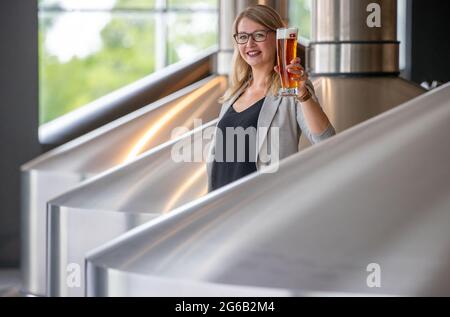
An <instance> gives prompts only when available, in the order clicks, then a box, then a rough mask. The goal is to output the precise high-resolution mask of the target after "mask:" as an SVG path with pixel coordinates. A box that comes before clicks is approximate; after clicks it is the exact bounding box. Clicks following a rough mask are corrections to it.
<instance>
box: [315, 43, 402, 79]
mask: <svg viewBox="0 0 450 317" xmlns="http://www.w3.org/2000/svg"><path fill="white" fill-rule="evenodd" d="M308 54H309V63H308V71H310V72H313V73H314V75H315V76H319V75H321V74H322V75H327V74H330V72H332V73H333V74H356V73H358V74H375V73H384V74H386V73H387V74H397V73H398V70H399V65H398V61H399V55H398V54H399V50H398V44H393V43H389V44H380V45H373V44H353V43H345V44H342V43H341V44H335V43H332V44H321V45H311V48H309V49H308Z"/></svg>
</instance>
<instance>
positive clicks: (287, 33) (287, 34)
mask: <svg viewBox="0 0 450 317" xmlns="http://www.w3.org/2000/svg"><path fill="white" fill-rule="evenodd" d="M297 33H298V29H297V28H288V29H277V39H279V40H286V39H297Z"/></svg>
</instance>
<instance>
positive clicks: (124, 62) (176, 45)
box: [38, 0, 218, 124]
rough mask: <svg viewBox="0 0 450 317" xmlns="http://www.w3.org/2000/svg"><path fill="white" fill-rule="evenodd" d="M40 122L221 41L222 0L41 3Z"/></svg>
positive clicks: (59, 0) (48, 0)
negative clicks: (219, 0) (220, 16)
mask: <svg viewBox="0 0 450 317" xmlns="http://www.w3.org/2000/svg"><path fill="white" fill-rule="evenodd" d="M38 4H39V108H40V123H41V124H44V123H46V122H49V121H51V120H53V119H55V118H57V117H59V116H61V115H64V114H66V113H68V112H70V111H73V110H75V109H77V108H78V107H81V106H84V105H86V104H88V103H90V102H92V101H94V100H96V99H97V98H100V97H101V96H103V95H106V94H108V93H110V92H112V91H114V90H116V89H118V88H120V87H123V86H125V85H127V84H130V83H132V82H134V81H136V80H138V79H140V78H142V77H144V76H146V75H149V74H151V73H152V72H154V71H156V70H158V69H161V68H163V67H165V66H167V65H170V64H173V63H176V62H178V61H180V60H182V59H189V58H190V57H192V56H193V55H194V54H197V53H199V52H200V51H202V50H204V49H207V48H209V47H211V46H213V45H216V44H217V42H218V39H217V33H218V30H217V28H218V12H217V10H218V3H217V1H216V0H203V1H201V0H197V1H182V0H178V1H177V0H167V1H165V0H39V2H38Z"/></svg>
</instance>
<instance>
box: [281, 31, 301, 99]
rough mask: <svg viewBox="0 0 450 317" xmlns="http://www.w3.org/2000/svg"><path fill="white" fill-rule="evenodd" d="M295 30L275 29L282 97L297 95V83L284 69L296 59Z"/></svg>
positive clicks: (296, 32) (296, 34)
mask: <svg viewBox="0 0 450 317" xmlns="http://www.w3.org/2000/svg"><path fill="white" fill-rule="evenodd" d="M297 36H298V29H297V28H282V29H277V60H278V69H279V71H280V78H281V89H280V95H282V96H295V95H297V93H298V82H297V81H295V80H293V79H292V77H293V75H294V74H291V73H289V72H288V71H287V69H286V67H287V66H288V65H289V64H290V63H291V61H292V60H293V59H295V58H296V57H297Z"/></svg>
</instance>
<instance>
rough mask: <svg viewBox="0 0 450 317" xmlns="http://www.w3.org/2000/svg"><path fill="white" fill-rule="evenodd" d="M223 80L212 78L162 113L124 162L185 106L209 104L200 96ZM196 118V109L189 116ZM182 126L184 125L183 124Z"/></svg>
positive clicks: (189, 122)
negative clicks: (203, 101) (201, 101)
mask: <svg viewBox="0 0 450 317" xmlns="http://www.w3.org/2000/svg"><path fill="white" fill-rule="evenodd" d="M222 82H223V78H222V77H217V78H214V79H213V80H211V81H209V82H208V83H206V84H205V85H204V86H202V87H200V88H199V89H197V90H195V91H194V92H192V93H191V94H189V95H187V96H186V97H185V98H184V99H182V100H180V101H179V102H178V103H177V104H176V105H175V106H174V107H173V108H172V109H170V110H169V111H168V112H166V113H164V114H163V116H162V117H161V118H160V119H159V120H158V121H157V122H156V123H154V124H152V125H151V127H150V128H149V129H148V130H147V131H146V132H145V133H144V135H143V136H142V137H141V138H140V139H139V141H138V142H137V143H136V144H135V145H134V146H133V148H132V150H131V151H130V153H129V154H128V156H127V158H126V160H125V162H129V161H131V160H133V159H134V158H136V157H137V156H138V155H139V154H140V153H142V152H143V149H146V148H147V146H146V145H147V144H148V143H149V142H150V141H151V140H152V139H153V138H154V137H155V136H157V135H158V132H159V131H160V130H162V129H164V128H165V127H166V126H167V124H168V123H169V122H170V121H173V119H174V118H175V117H177V116H179V115H180V113H181V112H182V111H184V110H186V108H189V107H192V105H194V104H198V105H199V106H202V105H203V106H210V105H211V103H213V102H211V103H203V104H201V103H200V102H199V101H200V100H201V98H204V97H205V96H206V95H207V93H208V92H210V91H211V90H212V89H214V88H216V87H218V86H220V84H221V83H222ZM192 117H193V119H195V118H198V112H197V111H196V112H195V113H194V114H193V115H192V116H191V118H192ZM192 122H193V121H191V120H188V122H187V125H189V124H192ZM183 126H184V125H183Z"/></svg>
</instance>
